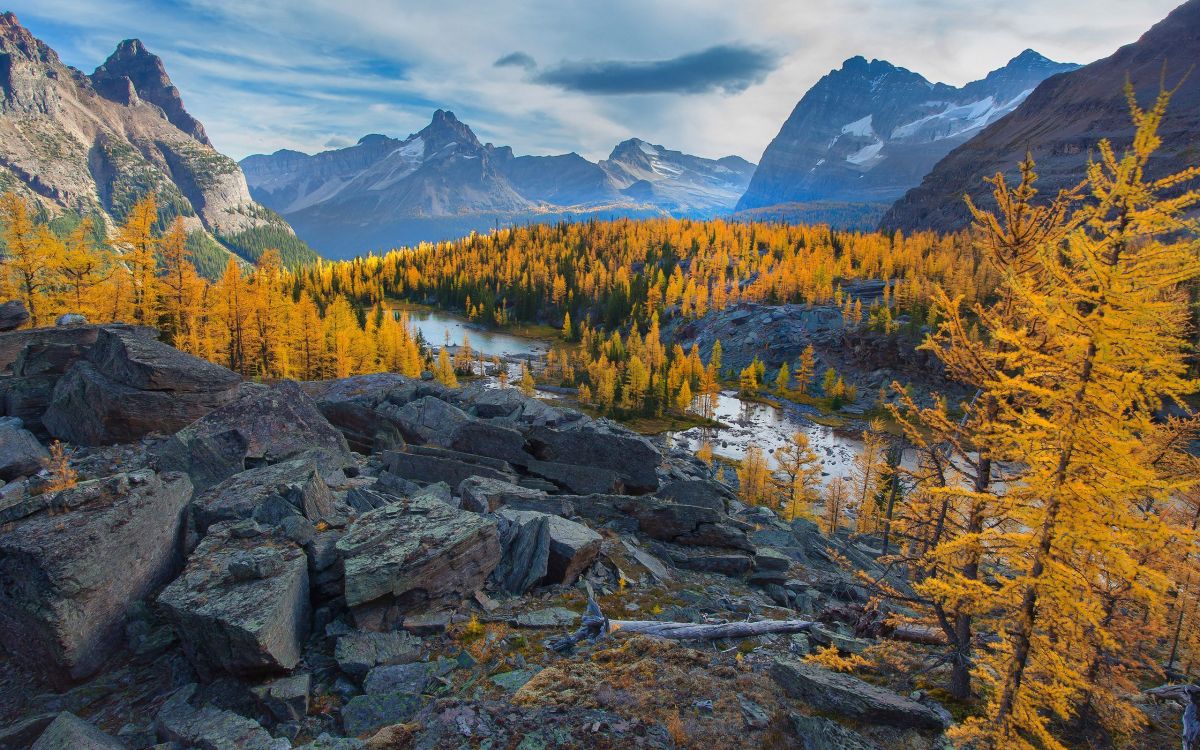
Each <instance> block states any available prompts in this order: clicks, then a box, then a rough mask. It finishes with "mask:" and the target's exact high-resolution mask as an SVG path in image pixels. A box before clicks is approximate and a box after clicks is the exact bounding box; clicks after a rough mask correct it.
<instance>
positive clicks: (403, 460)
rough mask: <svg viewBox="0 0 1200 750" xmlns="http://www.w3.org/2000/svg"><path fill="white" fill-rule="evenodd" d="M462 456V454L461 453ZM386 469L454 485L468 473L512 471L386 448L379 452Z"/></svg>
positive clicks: (492, 474) (506, 475)
mask: <svg viewBox="0 0 1200 750" xmlns="http://www.w3.org/2000/svg"><path fill="white" fill-rule="evenodd" d="M463 455H464V456H465V454H463ZM383 462H384V465H385V466H386V467H387V470H388V471H389V472H391V473H392V474H395V475H396V476H399V477H403V478H405V479H411V480H415V481H417V482H426V483H432V482H446V483H448V484H450V485H451V486H454V487H457V486H458V485H460V484H462V482H463V480H465V479H467V478H468V477H474V476H479V477H490V478H492V479H501V480H510V479H513V478H514V477H513V475H512V474H510V473H507V472H503V471H498V470H496V469H494V468H492V467H490V466H484V465H483V464H480V463H474V462H468V461H460V460H457V459H453V458H442V457H439V456H429V455H422V454H418V453H410V452H403V451H389V452H388V453H385V454H384V455H383Z"/></svg>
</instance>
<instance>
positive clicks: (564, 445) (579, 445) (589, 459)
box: [526, 427, 662, 493]
mask: <svg viewBox="0 0 1200 750" xmlns="http://www.w3.org/2000/svg"><path fill="white" fill-rule="evenodd" d="M526 438H527V440H528V443H529V445H530V448H531V452H532V453H533V455H534V456H535V457H536V458H538V459H540V460H542V461H556V462H559V463H569V464H576V465H581V466H590V467H593V468H598V469H608V470H610V471H613V472H616V474H617V475H618V476H619V477H620V478H621V482H622V483H623V484H624V487H625V490H626V491H627V492H635V493H636V492H653V491H654V490H656V489H658V465H659V464H660V463H662V454H661V453H659V451H658V449H657V448H655V447H654V444H653V443H651V442H650V441H649V440H647V439H645V438H643V437H641V436H638V435H633V434H632V433H631V434H629V435H620V434H616V433H610V432H601V431H599V430H594V429H576V430H556V429H552V428H550V427H534V428H533V429H531V430H530V431H529V433H528V434H527V435H526Z"/></svg>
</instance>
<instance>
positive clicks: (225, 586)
mask: <svg viewBox="0 0 1200 750" xmlns="http://www.w3.org/2000/svg"><path fill="white" fill-rule="evenodd" d="M158 602H159V604H160V605H162V607H163V609H164V611H165V613H166V615H167V619H168V620H170V622H171V624H172V625H173V626H174V628H175V631H176V632H177V633H178V634H179V640H180V642H181V643H182V644H183V648H184V651H185V653H186V654H187V655H188V658H189V659H190V660H191V661H192V663H193V664H194V665H195V666H196V668H197V669H198V670H199V671H200V672H201V674H206V675H208V674H213V673H218V672H227V673H230V674H235V675H256V674H264V673H271V672H282V671H287V670H290V669H292V668H294V667H295V666H296V665H297V664H298V663H299V662H300V652H301V648H302V645H303V642H304V638H305V636H306V635H307V631H308V619H309V599H308V560H307V557H306V556H305V554H304V551H303V550H301V549H300V548H299V547H297V546H296V545H295V544H294V543H292V542H291V541H289V540H286V539H283V538H281V537H278V536H275V535H273V534H269V533H262V532H261V531H260V530H259V529H258V527H257V526H256V525H255V524H254V522H252V521H241V522H236V523H231V522H225V523H219V524H217V525H215V526H213V527H212V528H210V529H209V531H208V534H207V535H206V536H205V537H204V541H202V542H201V543H200V546H199V547H197V548H196V550H195V552H193V553H192V556H191V557H190V558H189V560H188V564H187V568H185V569H184V571H183V573H182V574H181V575H180V576H179V577H178V578H176V579H175V580H174V581H173V582H172V583H171V584H170V585H169V586H167V587H166V588H165V589H163V592H162V593H161V594H159V596H158Z"/></svg>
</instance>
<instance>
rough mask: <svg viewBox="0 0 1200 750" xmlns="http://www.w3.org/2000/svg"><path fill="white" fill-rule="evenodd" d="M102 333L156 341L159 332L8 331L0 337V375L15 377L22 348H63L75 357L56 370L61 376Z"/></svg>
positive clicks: (95, 327)
mask: <svg viewBox="0 0 1200 750" xmlns="http://www.w3.org/2000/svg"><path fill="white" fill-rule="evenodd" d="M104 330H110V331H112V330H118V331H124V332H127V333H132V334H135V335H138V336H144V337H146V338H151V339H153V338H157V337H158V331H157V330H155V329H153V328H150V327H148V326H132V325H124V324H121V323H108V324H106V325H102V326H98V325H89V326H66V327H61V326H60V327H49V328H26V329H23V330H20V331H8V332H6V333H0V372H5V371H10V372H13V373H14V374H17V373H16V371H15V367H16V365H15V363H16V362H17V360H18V359H19V358H20V356H21V353H22V352H23V351H25V347H27V346H29V347H40V346H47V345H57V346H63V347H68V348H70V349H74V350H75V352H76V356H75V357H73V358H71V359H70V360H68V361H67V362H66V364H65V365H63V366H62V367H61V368H60V369H59V370H58V372H59V373H60V374H61V373H63V372H66V370H67V367H68V366H69V365H70V364H71V363H72V362H74V361H75V360H76V359H79V358H81V357H83V356H85V355H86V353H87V350H88V349H90V348H91V346H92V344H94V343H95V342H96V339H97V337H99V336H100V332H101V331H104Z"/></svg>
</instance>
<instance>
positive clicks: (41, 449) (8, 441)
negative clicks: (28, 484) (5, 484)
mask: <svg viewBox="0 0 1200 750" xmlns="http://www.w3.org/2000/svg"><path fill="white" fill-rule="evenodd" d="M49 458H50V452H49V451H47V450H46V448H45V446H43V445H42V444H41V443H39V442H38V439H37V438H36V437H34V436H33V433H31V432H30V431H29V430H26V429H25V426H24V424H23V423H22V422H21V420H20V419H18V418H17V417H0V479H2V480H5V481H8V480H10V479H16V478H17V477H27V476H32V475H33V474H36V473H38V472H39V471H41V470H42V467H43V466H44V465H45V462H46V461H47V460H49Z"/></svg>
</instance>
